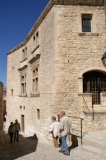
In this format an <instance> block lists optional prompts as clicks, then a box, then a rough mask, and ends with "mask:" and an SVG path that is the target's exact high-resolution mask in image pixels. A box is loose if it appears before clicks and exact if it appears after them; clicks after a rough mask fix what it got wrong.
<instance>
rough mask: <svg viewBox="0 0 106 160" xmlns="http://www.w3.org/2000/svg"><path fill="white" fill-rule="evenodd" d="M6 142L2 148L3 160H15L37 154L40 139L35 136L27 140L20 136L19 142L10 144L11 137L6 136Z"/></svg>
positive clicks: (0, 154) (0, 155) (1, 155)
mask: <svg viewBox="0 0 106 160" xmlns="http://www.w3.org/2000/svg"><path fill="white" fill-rule="evenodd" d="M4 140H5V143H4V145H3V146H0V159H1V160H6V159H8V160H13V159H17V158H19V157H22V156H25V155H27V154H30V153H32V152H35V151H36V149H37V145H38V138H37V136H36V134H34V136H32V137H27V138H26V137H23V136H22V135H19V142H16V141H15V142H13V143H10V137H9V135H8V134H5V135H4Z"/></svg>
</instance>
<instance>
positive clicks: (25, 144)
mask: <svg viewBox="0 0 106 160" xmlns="http://www.w3.org/2000/svg"><path fill="white" fill-rule="evenodd" d="M35 159H36V160H106V156H105V155H103V150H101V152H99V153H98V154H97V153H93V152H89V151H86V150H84V149H83V148H82V146H79V147H76V148H72V147H70V156H65V155H63V154H62V153H59V152H58V149H56V148H54V147H53V144H52V142H50V141H47V140H45V141H42V140H41V139H40V140H38V141H37V140H36V137H35V136H34V137H23V136H22V135H20V141H19V142H13V143H12V144H11V143H9V135H8V134H5V144H4V146H1V147H0V160H35Z"/></svg>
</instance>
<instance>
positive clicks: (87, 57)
mask: <svg viewBox="0 0 106 160" xmlns="http://www.w3.org/2000/svg"><path fill="white" fill-rule="evenodd" d="M54 12H55V18H56V19H55V21H56V30H57V31H56V33H57V34H56V35H55V36H56V41H55V44H56V47H57V48H56V51H57V52H56V61H55V62H56V92H57V95H56V106H55V113H57V112H59V110H65V111H66V113H67V114H68V115H71V116H78V117H84V113H83V111H84V108H83V106H84V104H83V103H82V101H83V98H82V96H81V95H80V94H79V93H83V89H82V88H81V90H80V92H79V88H80V86H79V75H80V73H81V72H82V71H83V70H85V71H88V69H89V70H96V71H97V70H98V69H97V68H101V71H102V70H103V72H104V70H105V67H104V66H103V64H102V61H101V58H102V55H103V54H104V52H105V51H106V28H105V12H104V7H103V6H65V5H63V6H61V5H60V6H55V11H54ZM81 14H91V15H92V32H91V33H87V34H82V31H81V26H82V23H81ZM98 17H100V18H99V19H98ZM83 73H84V72H83ZM105 73H106V71H105ZM82 77H83V76H82ZM82 83H83V81H82ZM86 97H87V96H86ZM90 99H91V98H90V97H89V99H86V98H85V100H87V101H86V102H87V104H88V107H89V110H90V111H91V107H92V99H91V100H90ZM89 100H90V101H89ZM103 119H104V120H105V117H104V118H103ZM103 119H102V120H103ZM101 123H102V122H101ZM98 126H99V124H98ZM91 130H92V129H91Z"/></svg>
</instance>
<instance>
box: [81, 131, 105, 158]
mask: <svg viewBox="0 0 106 160" xmlns="http://www.w3.org/2000/svg"><path fill="white" fill-rule="evenodd" d="M80 149H82V150H85V151H87V152H91V153H94V154H97V155H101V156H102V157H105V159H106V130H103V131H95V132H89V133H88V134H85V135H84V137H83V145H81V146H80Z"/></svg>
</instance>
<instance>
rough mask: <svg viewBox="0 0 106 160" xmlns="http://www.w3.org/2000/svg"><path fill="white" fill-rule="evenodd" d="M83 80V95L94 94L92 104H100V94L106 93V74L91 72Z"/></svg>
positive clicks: (84, 75)
mask: <svg viewBox="0 0 106 160" xmlns="http://www.w3.org/2000/svg"><path fill="white" fill-rule="evenodd" d="M83 78H84V79H83V93H92V104H100V93H101V92H106V74H104V73H102V72H97V71H90V72H86V73H84V74H83Z"/></svg>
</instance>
